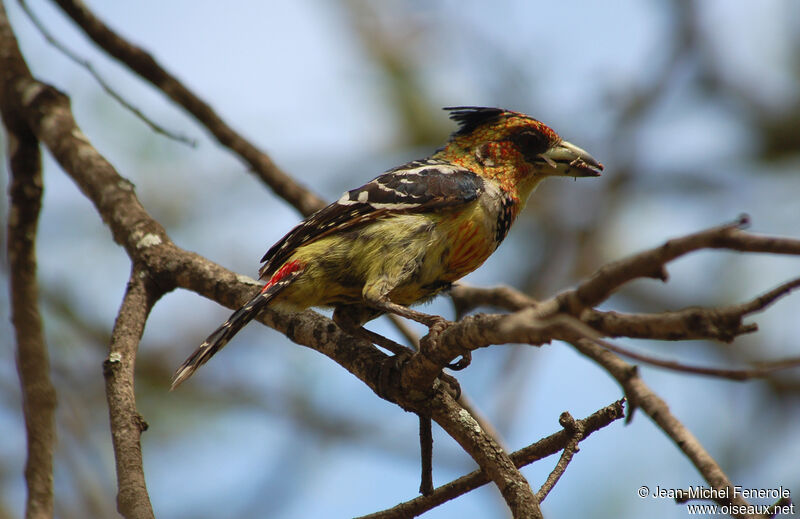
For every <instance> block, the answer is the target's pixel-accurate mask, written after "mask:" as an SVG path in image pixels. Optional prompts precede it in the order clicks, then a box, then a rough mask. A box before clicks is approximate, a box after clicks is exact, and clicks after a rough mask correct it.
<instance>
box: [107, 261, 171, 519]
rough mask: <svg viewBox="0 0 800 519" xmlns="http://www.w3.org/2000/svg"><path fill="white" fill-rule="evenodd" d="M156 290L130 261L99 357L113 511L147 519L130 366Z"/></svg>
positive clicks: (140, 427)
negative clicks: (112, 463) (113, 476)
mask: <svg viewBox="0 0 800 519" xmlns="http://www.w3.org/2000/svg"><path fill="white" fill-rule="evenodd" d="M160 296H161V291H160V290H159V289H157V288H156V286H155V285H154V284H153V283H152V281H151V280H150V279H149V278H148V273H147V270H146V269H145V268H142V267H140V266H136V265H134V267H133V268H132V272H131V277H130V280H129V281H128V287H127V289H126V290H125V296H124V297H123V299H122V306H121V307H120V309H119V313H118V314H117V319H116V322H115V323H114V329H113V331H112V332H111V346H110V348H109V353H108V358H107V359H106V360H105V361H104V362H103V376H104V377H105V380H106V399H107V400H108V415H109V420H110V422H111V439H112V443H113V445H114V458H115V460H116V465H117V510H118V511H119V513H120V514H122V516H124V517H125V518H127V519H152V518H153V517H154V516H153V509H152V506H151V504H150V497H149V496H148V494H147V486H146V484H145V480H144V468H143V465H142V446H141V443H140V438H141V434H142V432H144V431H146V430H147V422H145V421H144V419H143V418H142V417H141V415H140V414H139V412H138V411H137V410H136V395H135V392H134V368H135V364H136V352H137V350H138V349H139V340H140V339H141V337H142V333H143V332H144V326H145V323H146V322H147V316H148V315H149V313H150V310H151V309H152V308H153V305H154V304H155V302H156V300H158V298H159V297H160Z"/></svg>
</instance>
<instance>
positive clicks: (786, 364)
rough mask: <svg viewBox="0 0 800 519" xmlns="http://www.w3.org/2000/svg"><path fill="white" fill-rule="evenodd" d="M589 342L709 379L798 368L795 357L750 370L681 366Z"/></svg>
mask: <svg viewBox="0 0 800 519" xmlns="http://www.w3.org/2000/svg"><path fill="white" fill-rule="evenodd" d="M589 340H591V341H593V342H594V343H596V344H599V345H600V346H602V347H603V348H605V349H607V350H610V351H613V352H614V353H618V354H620V355H622V356H623V357H628V358H630V359H634V360H638V361H639V362H644V363H645V364H649V365H650V366H656V367H659V368H665V369H669V370H672V371H680V372H682V373H692V374H695V375H706V376H709V377H717V378H725V379H729V380H736V381H740V382H741V381H745V380H750V379H753V378H764V377H766V376H768V375H771V374H773V373H775V372H776V371H780V370H783V369H789V368H795V367H797V366H800V357H795V358H791V359H781V360H779V361H775V362H762V363H760V366H759V367H757V368H750V369H727V368H712V367H705V366H693V365H689V364H683V363H681V362H677V361H674V360H666V359H659V358H658V357H653V356H650V355H645V354H644V353H637V352H635V351H631V350H629V349H627V348H623V347H622V346H618V345H616V344H614V343H612V342H609V341H606V340H603V339H598V338H593V337H592V338H589Z"/></svg>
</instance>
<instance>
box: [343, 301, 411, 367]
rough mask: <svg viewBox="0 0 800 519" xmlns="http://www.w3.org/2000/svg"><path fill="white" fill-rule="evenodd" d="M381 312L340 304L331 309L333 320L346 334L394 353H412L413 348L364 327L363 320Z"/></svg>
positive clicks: (370, 318)
mask: <svg viewBox="0 0 800 519" xmlns="http://www.w3.org/2000/svg"><path fill="white" fill-rule="evenodd" d="M382 313H383V312H382V311H380V310H375V309H372V308H367V307H365V306H357V305H340V306H337V307H336V309H335V310H334V311H333V321H334V322H335V323H336V324H337V325H339V328H341V329H342V330H343V331H344V332H345V333H347V334H348V335H352V336H353V337H357V338H359V339H364V340H367V341H369V342H371V343H373V344H376V345H378V346H380V347H381V348H383V349H385V350H387V351H390V352H392V353H394V354H395V355H404V356H408V355H411V354H413V353H414V350H412V349H411V348H408V347H406V346H403V345H402V344H400V343H397V342H395V341H393V340H391V339H389V338H387V337H384V336H383V335H380V334H378V333H375V332H373V331H370V330H367V329H366V328H364V326H363V325H364V323H365V322H367V321H370V320H372V319H374V318H375V317H378V316H379V315H380V314H382Z"/></svg>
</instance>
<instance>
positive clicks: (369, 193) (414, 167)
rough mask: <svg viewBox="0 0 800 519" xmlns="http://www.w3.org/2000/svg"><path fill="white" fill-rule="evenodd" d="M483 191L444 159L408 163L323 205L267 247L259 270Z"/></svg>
mask: <svg viewBox="0 0 800 519" xmlns="http://www.w3.org/2000/svg"><path fill="white" fill-rule="evenodd" d="M483 191H484V182H483V179H482V178H481V177H480V176H478V175H477V174H475V173H473V172H472V171H470V170H468V169H465V168H462V167H460V166H456V165H454V164H451V163H449V162H446V161H442V160H436V159H425V160H417V161H413V162H409V163H408V164H405V165H403V166H400V167H398V168H394V169H390V170H389V171H387V172H386V173H384V174H382V175H380V176H378V177H376V178H374V179H373V180H371V181H370V182H367V183H366V184H364V185H363V186H361V187H359V188H357V189H353V190H351V191H348V192H346V193H344V194H343V195H342V197H341V198H340V199H339V200H337V201H336V202H334V203H332V204H330V205H329V206H327V207H325V208H323V209H320V210H319V211H317V212H316V213H314V214H313V215H311V216H309V217H308V218H307V219H306V220H304V221H303V222H302V223H300V225H298V226H297V227H295V228H294V229H292V230H291V231H289V233H288V234H287V235H286V236H284V237H283V238H282V239H281V240H279V241H278V242H277V243H276V244H275V245H273V246H272V247H271V248H270V249H269V250H268V251H267V253H266V254H264V257H263V258H261V261H262V262H266V263H264V265H263V266H262V267H261V269H260V270H259V274H260V275H261V277H262V278H266V277H269V276H271V275H272V273H273V272H274V271H275V270H276V269H277V268H278V267H280V266H281V265H282V264H283V263H284V262H285V261H286V260H287V259H288V258H289V256H290V255H291V254H292V252H293V251H294V250H295V249H296V248H297V247H300V246H301V245H304V244H306V243H309V242H311V241H315V240H318V239H320V238H323V237H325V236H328V235H330V234H332V233H334V232H341V231H344V230H347V229H351V228H353V227H355V226H358V225H361V224H363V223H365V222H368V221H371V220H376V219H378V218H382V217H385V216H389V215H392V214H400V213H416V212H427V211H436V210H441V209H444V208H448V207H455V206H458V205H461V204H465V203H468V202H471V201H473V200H475V199H476V198H478V196H480V194H481V193H482V192H483Z"/></svg>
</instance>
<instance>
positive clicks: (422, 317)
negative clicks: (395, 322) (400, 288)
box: [364, 294, 452, 347]
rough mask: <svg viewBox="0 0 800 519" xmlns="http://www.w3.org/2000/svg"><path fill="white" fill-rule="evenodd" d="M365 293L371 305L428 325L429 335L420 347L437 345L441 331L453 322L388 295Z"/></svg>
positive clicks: (424, 338)
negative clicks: (370, 295) (399, 303)
mask: <svg viewBox="0 0 800 519" xmlns="http://www.w3.org/2000/svg"><path fill="white" fill-rule="evenodd" d="M364 295H365V296H366V297H365V298H366V299H367V302H368V303H369V305H370V306H372V307H374V308H377V309H379V310H382V311H384V312H389V313H392V314H395V315H399V316H400V317H405V318H406V319H411V320H412V321H417V322H418V323H422V324H424V325H425V326H427V327H428V335H427V336H425V337H423V339H422V341H420V347H424V346H426V345H427V346H431V345H435V344H436V341H437V340H438V338H439V335H441V333H442V332H443V331H445V330H446V329H447V327H448V326H450V325H451V324H452V323H451V322H450V321H448V320H447V319H445V318H444V317H440V316H438V315H431V314H425V313H422V312H417V311H416V310H412V309H411V308H408V307H407V306H403V305H398V304H397V303H393V302H391V301H390V300H389V298H388V297H386V296H379V297H368V296H369V294H364ZM426 343H427V344H426Z"/></svg>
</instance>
